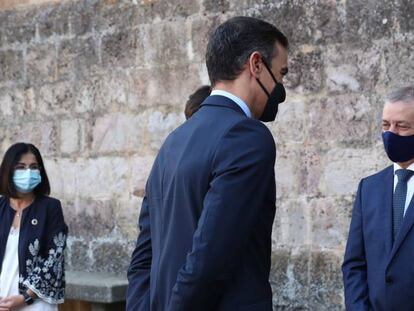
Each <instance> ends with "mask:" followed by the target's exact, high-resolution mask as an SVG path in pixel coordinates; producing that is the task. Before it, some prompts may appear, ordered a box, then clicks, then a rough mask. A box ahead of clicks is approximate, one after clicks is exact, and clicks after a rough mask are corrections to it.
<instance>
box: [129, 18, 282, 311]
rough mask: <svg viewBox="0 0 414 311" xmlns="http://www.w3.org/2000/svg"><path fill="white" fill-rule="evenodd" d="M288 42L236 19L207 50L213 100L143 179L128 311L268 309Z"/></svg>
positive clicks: (263, 26)
mask: <svg viewBox="0 0 414 311" xmlns="http://www.w3.org/2000/svg"><path fill="white" fill-rule="evenodd" d="M287 47H288V41H287V39H286V37H285V36H284V35H283V34H282V33H281V32H280V31H279V30H278V29H277V28H276V27H274V26H273V25H271V24H269V23H266V22H264V21H261V20H258V19H255V18H249V17H235V18H232V19H230V20H228V21H227V22H225V23H223V24H221V25H220V26H219V27H218V28H217V29H216V30H215V31H214V33H213V34H212V36H211V38H210V40H209V43H208V47H207V53H206V63H207V69H208V73H209V77H210V81H211V85H212V89H213V91H212V93H211V96H209V97H208V98H207V99H206V100H205V101H204V102H203V104H202V105H201V108H200V109H199V110H198V111H197V113H196V114H194V115H193V116H192V117H191V118H189V119H188V121H186V122H185V123H184V124H183V125H181V126H180V127H178V128H177V129H176V130H174V131H173V132H172V133H171V134H170V135H169V136H168V138H167V139H166V141H165V142H164V144H163V146H162V147H161V149H160V151H159V153H158V156H157V158H156V160H155V163H154V165H153V168H152V170H151V173H150V176H149V178H148V182H147V187H146V195H145V198H144V200H143V204H142V208H141V214H140V219H139V228H140V234H139V237H138V241H137V245H136V248H135V251H134V252H133V254H132V260H131V265H130V267H129V270H128V280H129V286H128V293H127V310H130V311H132V310H133V311H141V310H142V311H144V310H145V311H147V310H151V311H164V310H168V311H175V310H177V311H178V310H179V311H203V310H214V311H215V310H221V311H224V310H229V311H230V310H231V311H234V310H254V311H262V310H263V311H270V310H272V292H271V287H270V284H269V281H268V278H269V271H270V257H271V232H272V224H273V219H274V216H275V176H274V162H275V152H276V150H275V144H274V140H273V137H272V135H271V133H270V131H269V130H268V129H267V127H266V126H265V125H264V124H263V123H262V122H260V121H259V120H262V121H272V120H274V118H275V116H276V113H277V106H278V104H279V103H280V102H282V101H284V98H285V92H284V88H283V85H282V84H281V82H282V80H283V76H284V75H285V74H286V73H287Z"/></svg>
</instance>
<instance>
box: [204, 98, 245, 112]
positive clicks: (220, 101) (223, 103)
mask: <svg viewBox="0 0 414 311" xmlns="http://www.w3.org/2000/svg"><path fill="white" fill-rule="evenodd" d="M201 106H217V107H226V108H230V109H233V110H234V111H237V112H238V113H241V114H243V115H244V116H245V115H246V114H245V113H244V111H243V109H241V108H240V106H239V105H237V104H236V103H235V102H234V101H232V100H231V99H230V98H227V97H225V96H221V95H211V96H209V97H207V98H206V100H205V101H204V102H203V103H202V104H201Z"/></svg>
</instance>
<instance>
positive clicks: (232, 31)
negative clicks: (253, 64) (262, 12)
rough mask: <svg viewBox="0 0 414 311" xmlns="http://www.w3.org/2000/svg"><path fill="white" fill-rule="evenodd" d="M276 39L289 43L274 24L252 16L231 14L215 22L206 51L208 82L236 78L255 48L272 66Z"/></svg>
mask: <svg viewBox="0 0 414 311" xmlns="http://www.w3.org/2000/svg"><path fill="white" fill-rule="evenodd" d="M276 42H278V43H279V44H280V45H281V46H282V47H284V48H288V46H289V43H288V39H287V38H286V37H285V35H284V34H283V33H282V32H280V31H279V30H278V29H277V28H276V27H275V26H273V25H272V24H269V23H267V22H265V21H262V20H260V19H257V18H254V17H244V16H238V17H233V18H231V19H229V20H228V21H226V22H224V23H223V24H221V25H220V26H218V27H217V29H216V30H215V31H214V32H213V34H212V36H211V37H210V40H209V42H208V45H207V52H206V65H207V70H208V75H209V77H210V82H211V86H213V87H214V85H215V84H216V82H218V81H225V80H234V79H236V78H237V76H238V75H239V74H240V72H241V71H242V70H243V67H244V65H245V64H246V61H247V60H248V58H249V57H250V55H251V54H252V53H253V52H256V51H257V52H259V53H260V54H261V55H262V58H263V61H264V62H265V63H266V65H268V66H269V67H271V66H272V58H273V57H274V56H275V55H276V54H277V50H276V49H275V43H276Z"/></svg>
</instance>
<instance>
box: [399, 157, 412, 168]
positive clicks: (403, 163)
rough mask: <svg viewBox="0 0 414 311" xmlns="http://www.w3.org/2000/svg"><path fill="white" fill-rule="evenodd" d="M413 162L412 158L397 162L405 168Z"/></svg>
mask: <svg viewBox="0 0 414 311" xmlns="http://www.w3.org/2000/svg"><path fill="white" fill-rule="evenodd" d="M413 163H414V159H411V160H408V161H406V162H397V164H398V165H399V166H401V168H404V169H406V168H407V167H409V166H410V165H411V164H413Z"/></svg>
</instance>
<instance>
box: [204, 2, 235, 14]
mask: <svg viewBox="0 0 414 311" xmlns="http://www.w3.org/2000/svg"><path fill="white" fill-rule="evenodd" d="M203 6H204V9H205V10H206V11H208V12H220V13H225V12H226V11H228V9H229V8H230V3H229V1H228V0H219V1H213V0H203Z"/></svg>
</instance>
